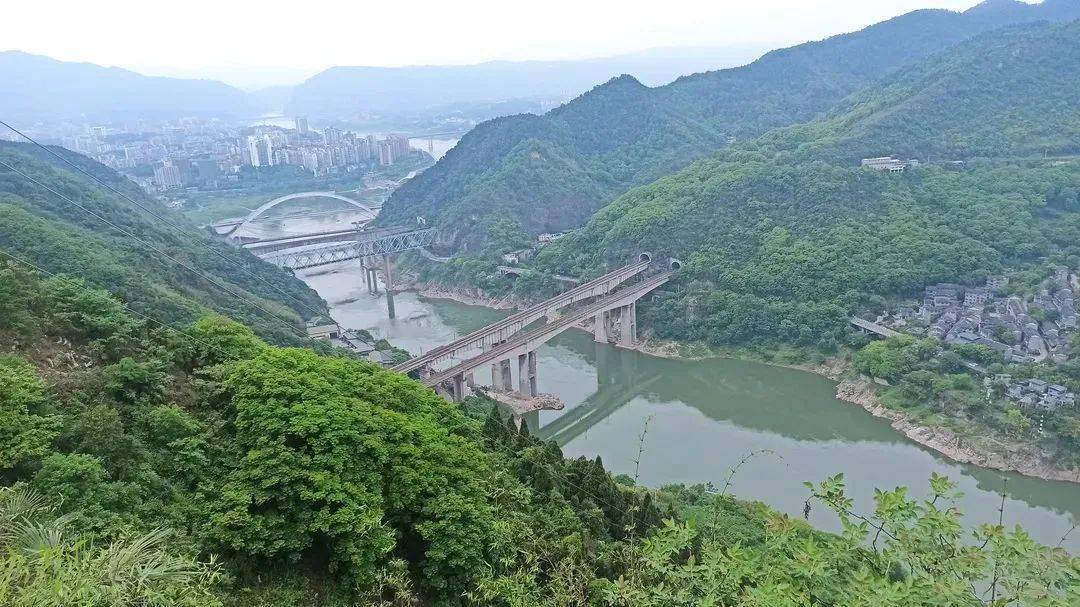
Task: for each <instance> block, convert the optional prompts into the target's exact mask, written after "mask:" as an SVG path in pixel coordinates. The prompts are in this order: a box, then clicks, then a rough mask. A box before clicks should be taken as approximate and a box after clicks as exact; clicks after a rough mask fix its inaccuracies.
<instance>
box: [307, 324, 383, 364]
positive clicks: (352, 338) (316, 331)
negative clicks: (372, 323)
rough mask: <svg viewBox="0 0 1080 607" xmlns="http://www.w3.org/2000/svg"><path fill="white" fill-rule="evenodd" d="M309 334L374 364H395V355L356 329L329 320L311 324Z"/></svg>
mask: <svg viewBox="0 0 1080 607" xmlns="http://www.w3.org/2000/svg"><path fill="white" fill-rule="evenodd" d="M307 334H308V337H310V338H312V339H322V340H325V341H328V342H330V344H332V345H334V346H337V347H339V348H345V349H346V350H352V351H353V352H355V353H356V354H359V355H361V356H363V357H364V358H366V359H368V360H370V361H372V362H377V363H379V364H381V365H392V364H393V363H394V356H393V354H391V352H390V351H389V350H387V349H385V348H384V349H379V347H378V344H376V343H375V341H374V340H372V339H371V338H370V337H368V336H367V335H365V334H363V333H361V332H360V331H356V330H354V329H343V328H342V327H341V326H340V325H338V324H336V323H333V322H328V321H327V319H319V320H317V321H313V322H309V323H308V326H307ZM383 343H385V342H383Z"/></svg>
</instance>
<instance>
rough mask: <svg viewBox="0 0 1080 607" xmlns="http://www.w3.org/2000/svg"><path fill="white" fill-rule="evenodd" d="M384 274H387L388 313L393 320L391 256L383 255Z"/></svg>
mask: <svg viewBox="0 0 1080 607" xmlns="http://www.w3.org/2000/svg"><path fill="white" fill-rule="evenodd" d="M383 273H385V274H386V311H387V313H388V314H390V319H391V320H393V319H394V317H395V314H394V279H393V278H392V277H391V275H390V256H389V255H383Z"/></svg>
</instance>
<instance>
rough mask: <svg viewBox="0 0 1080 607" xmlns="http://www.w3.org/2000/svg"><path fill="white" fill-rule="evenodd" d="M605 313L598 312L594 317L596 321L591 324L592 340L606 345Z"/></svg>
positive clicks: (606, 314)
mask: <svg viewBox="0 0 1080 607" xmlns="http://www.w3.org/2000/svg"><path fill="white" fill-rule="evenodd" d="M607 316H608V313H607V312H599V313H597V315H596V321H595V322H594V323H593V339H594V340H596V341H598V342H600V343H604V344H606V343H607V340H608V332H607Z"/></svg>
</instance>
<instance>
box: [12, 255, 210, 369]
mask: <svg viewBox="0 0 1080 607" xmlns="http://www.w3.org/2000/svg"><path fill="white" fill-rule="evenodd" d="M0 255H3V256H5V257H7V258H8V259H11V260H13V261H16V262H18V263H21V264H23V265H25V266H27V267H29V268H32V269H34V270H36V271H38V272H41V273H42V274H45V275H46V276H51V277H53V278H62V276H61V275H59V274H56V273H54V272H50V271H48V270H46V269H45V268H42V267H41V266H38V265H36V264H34V263H33V262H31V261H27V260H26V259H23V258H21V257H19V256H18V255H14V254H12V253H10V252H8V251H4V250H2V249H0ZM84 290H86V291H89V290H90V289H89V288H85V287H84ZM117 303H119V304H120V306H121V307H123V308H124V309H125V310H127V311H128V312H130V313H131V314H134V315H135V316H138V317H140V318H143V319H145V320H148V321H150V322H152V323H154V324H156V325H158V326H160V327H163V328H165V329H172V330H173V331H175V332H176V333H178V334H180V335H183V336H184V337H186V338H188V339H190V340H191V341H193V342H195V343H197V344H199V345H201V346H205V347H207V348H210V349H212V350H217V352H218V353H219V354H221V355H223V356H226V357H228V356H229V353H228V352H226V351H224V350H222V349H221V348H219V347H217V346H215V345H214V344H211V343H207V342H205V341H202V340H201V339H199V338H197V337H195V336H194V335H191V334H189V333H188V332H186V331H183V330H181V329H178V328H176V327H174V326H173V325H171V324H168V323H164V322H162V321H160V320H157V319H155V318H152V317H150V316H148V315H146V314H143V313H142V312H139V311H138V310H135V309H132V308H131V307H130V306H128V305H127V304H125V303H124V302H122V301H119V300H118V301H117Z"/></svg>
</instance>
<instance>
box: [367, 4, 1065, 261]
mask: <svg viewBox="0 0 1080 607" xmlns="http://www.w3.org/2000/svg"><path fill="white" fill-rule="evenodd" d="M1070 17H1071V18H1077V17H1080V3H1078V2H1076V1H1075V0H1048V1H1047V2H1044V3H1043V4H1041V5H1027V4H1023V3H1019V2H1012V3H1008V4H1006V3H1003V2H994V3H993V4H992V5H986V6H983V7H982V8H981V9H979V10H972V11H968V12H966V13H955V12H950V11H943V10H923V11H915V12H912V13H908V14H906V15H902V16H900V17H897V18H894V19H891V20H889V21H885V22H883V23H879V24H876V25H873V26H871V27H868V28H866V29H864V30H861V31H859V32H855V33H851V34H844V35H839V36H834V37H831V38H828V39H826V40H822V41H819V42H812V43H807V44H802V45H799V46H795V47H792V48H788V49H782V50H777V51H773V52H770V53H768V54H766V55H765V56H763V57H762V58H760V59H758V60H757V61H755V62H753V63H751V64H749V65H747V66H743V67H738V68H733V69H727V70H720V71H715V72H707V73H702V74H695V75H692V76H686V77H683V78H679V79H678V80H676V81H675V82H672V83H671V84H669V85H666V86H663V87H659V88H649V87H646V86H644V85H643V84H641V83H640V82H638V81H636V80H635V79H633V78H631V77H628V76H623V77H619V78H616V79H613V80H612V81H610V82H608V83H606V84H604V85H602V86H599V87H596V88H595V89H593V90H592V91H589V92H588V93H586V94H584V95H582V96H580V97H578V98H577V99H575V100H573V101H571V102H570V103H567V104H566V105H564V106H562V107H559V108H557V109H555V110H552V111H551V112H548V113H547V114H545V115H543V116H530V115H523V116H511V117H505V118H499V119H496V120H493V121H490V122H488V123H485V124H482V125H479V126H478V127H476V128H475V129H473V131H471V132H470V133H468V134H467V135H466V136H465V137H463V138H462V140H461V142H460V143H459V144H458V145H457V146H456V147H455V148H454V149H452V150H451V151H450V152H449V153H448V154H446V156H444V157H443V158H442V159H441V160H440V161H439V162H438V163H437V164H436V165H435V166H434V167H433V168H431V169H429V170H427V171H425V172H424V173H422V174H421V175H419V176H418V177H417V178H415V179H413V180H411V181H410V182H409V183H407V184H405V185H404V186H403V187H402V188H400V189H399V190H397V192H395V193H394V195H393V196H392V197H391V199H390V200H389V201H388V203H387V204H386V206H385V207H384V210H383V214H382V217H381V218H380V221H381V222H383V223H386V224H389V223H397V222H404V221H408V220H412V219H413V218H414V217H416V216H417V215H421V216H424V217H426V218H428V219H429V221H432V220H434V221H438V223H440V225H442V226H443V232H444V236H445V237H446V238H447V239H448V240H449V241H451V242H452V243H453V244H457V245H465V246H474V245H475V244H477V243H478V242H479V241H483V239H484V237H485V226H486V225H487V224H488V223H490V221H491V220H492V219H493V218H496V217H510V218H512V219H514V220H517V221H519V222H520V223H521V224H522V227H523V228H524V230H525V231H527V232H529V233H532V234H535V233H538V232H544V231H555V230H560V229H566V228H570V227H575V226H577V225H580V224H581V223H582V222H584V221H585V220H586V219H587V218H588V217H589V216H591V215H592V213H593V212H595V211H596V210H597V209H598V208H600V207H601V206H602V205H603V204H605V203H607V202H609V201H610V200H612V199H613V198H614V197H615V196H617V195H618V194H620V193H622V192H624V191H625V190H626V189H628V188H630V187H632V186H635V185H640V184H644V183H648V182H650V181H652V180H654V179H657V178H658V177H661V176H663V175H665V174H669V173H671V172H673V171H676V170H678V169H680V168H682V167H685V166H686V165H688V164H689V163H690V162H692V161H693V160H695V159H697V158H701V157H703V156H705V155H707V154H709V153H711V152H714V151H716V150H717V149H720V148H722V147H724V146H725V145H727V144H728V143H729V142H730V141H734V140H743V139H747V138H753V137H756V136H759V135H761V134H763V133H765V132H766V131H768V130H770V129H774V128H778V127H782V126H786V125H791V124H796V123H802V122H806V121H809V120H812V119H814V118H817V117H819V116H822V115H823V114H824V113H826V112H827V111H828V110H829V109H830V108H832V107H833V106H835V105H836V104H837V103H839V102H841V101H842V100H843V99H845V98H846V97H848V96H849V95H851V94H853V93H855V92H856V91H858V90H861V89H863V88H865V87H868V86H870V85H871V84H873V83H875V82H879V81H881V80H882V79H883V78H886V77H887V76H889V75H890V74H892V73H894V72H896V71H897V70H901V69H903V68H904V67H907V66H911V65H913V64H915V63H918V62H919V61H921V60H922V59H925V58H927V57H929V56H931V55H933V54H935V53H938V52H940V51H942V50H944V49H947V48H949V47H952V46H954V45H956V44H958V43H960V42H963V41H965V40H968V39H970V38H972V37H973V36H976V35H978V34H980V33H982V32H986V31H989V30H992V29H995V28H999V27H1002V26H1006V25H1010V24H1015V23H1020V22H1027V21H1032V20H1038V19H1066V18H1070Z"/></svg>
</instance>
